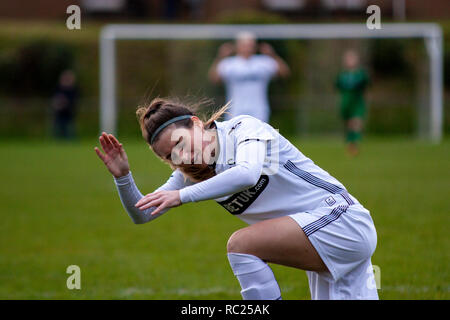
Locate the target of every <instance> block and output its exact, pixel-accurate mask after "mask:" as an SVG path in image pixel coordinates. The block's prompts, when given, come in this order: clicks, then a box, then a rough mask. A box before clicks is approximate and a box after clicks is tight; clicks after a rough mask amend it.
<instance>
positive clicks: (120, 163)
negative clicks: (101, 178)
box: [94, 132, 130, 178]
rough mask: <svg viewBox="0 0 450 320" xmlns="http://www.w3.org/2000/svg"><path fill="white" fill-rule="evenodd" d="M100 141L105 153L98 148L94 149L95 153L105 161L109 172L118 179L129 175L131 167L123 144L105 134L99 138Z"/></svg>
mask: <svg viewBox="0 0 450 320" xmlns="http://www.w3.org/2000/svg"><path fill="white" fill-rule="evenodd" d="M99 141H100V145H101V148H102V150H103V152H104V153H102V152H101V151H100V150H99V149H98V148H97V147H95V148H94V149H95V153H97V155H98V157H99V158H100V160H102V161H103V163H104V164H105V166H106V167H107V168H108V170H109V172H111V174H112V175H113V176H114V177H116V178H119V177H122V176H125V175H127V174H128V172H130V165H129V164H128V157H127V154H126V153H125V150H124V149H123V146H122V144H121V143H119V141H117V139H116V137H114V136H113V135H112V134H106V133H105V132H103V133H102V135H101V136H100V137H99Z"/></svg>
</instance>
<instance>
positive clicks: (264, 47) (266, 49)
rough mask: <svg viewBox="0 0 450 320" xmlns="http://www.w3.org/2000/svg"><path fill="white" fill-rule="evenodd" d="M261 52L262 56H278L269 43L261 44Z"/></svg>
mask: <svg viewBox="0 0 450 320" xmlns="http://www.w3.org/2000/svg"><path fill="white" fill-rule="evenodd" d="M259 52H261V53H262V54H265V55H268V56H274V55H275V54H276V53H275V50H274V49H273V48H272V46H271V45H270V44H268V43H267V42H262V43H260V45H259Z"/></svg>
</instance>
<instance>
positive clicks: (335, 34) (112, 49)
mask: <svg viewBox="0 0 450 320" xmlns="http://www.w3.org/2000/svg"><path fill="white" fill-rule="evenodd" d="M243 30H245V31H250V32H253V33H254V34H255V35H256V37H257V38H258V39H281V40H287V39H298V40H313V39H364V38H365V39H373V38H419V39H420V38H422V39H424V41H425V46H426V51H427V55H428V59H429V75H430V79H429V86H430V97H429V106H430V107H429V108H430V117H429V131H428V133H427V138H428V139H429V140H430V141H432V142H435V143H439V142H440V141H441V139H442V134H443V133H442V132H443V116H444V115H443V45H442V42H443V40H442V30H441V27H440V26H439V25H438V24H435V23H383V24H382V28H381V29H373V30H370V29H368V28H367V26H366V25H365V24H353V23H352V24H271V25H222V24H221V25H218V24H202V25H191V24H189V25H186V24H111V25H107V26H105V27H103V29H102V30H101V32H100V44H99V45H100V130H101V131H105V132H109V133H116V128H117V105H116V104H117V102H116V44H115V42H116V40H226V39H234V38H235V36H236V34H237V33H239V32H240V31H243Z"/></svg>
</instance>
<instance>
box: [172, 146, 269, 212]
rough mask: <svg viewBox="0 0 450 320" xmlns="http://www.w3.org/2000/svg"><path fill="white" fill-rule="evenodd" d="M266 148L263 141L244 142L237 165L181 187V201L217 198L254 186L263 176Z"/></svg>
mask: <svg viewBox="0 0 450 320" xmlns="http://www.w3.org/2000/svg"><path fill="white" fill-rule="evenodd" d="M265 150H266V145H265V142H263V141H258V142H256V141H248V142H245V143H242V144H241V146H240V147H239V148H238V152H237V155H236V166H235V167H233V168H230V169H228V170H225V171H223V172H221V173H219V174H218V175H216V176H214V177H212V178H209V179H208V180H205V181H202V182H199V183H196V184H194V185H192V186H188V187H185V188H183V189H181V190H180V200H181V203H187V202H197V201H203V200H210V199H217V198H221V197H224V196H227V195H231V194H233V193H236V192H239V191H242V190H245V189H247V188H250V187H253V186H254V185H255V184H256V183H257V182H258V179H259V178H260V176H261V172H262V168H263V161H264V156H265Z"/></svg>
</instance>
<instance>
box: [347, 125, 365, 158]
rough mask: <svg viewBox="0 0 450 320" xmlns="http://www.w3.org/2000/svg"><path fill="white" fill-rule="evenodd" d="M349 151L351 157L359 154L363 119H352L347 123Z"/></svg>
mask: <svg viewBox="0 0 450 320" xmlns="http://www.w3.org/2000/svg"><path fill="white" fill-rule="evenodd" d="M346 125H347V132H348V134H347V141H348V144H347V150H348V153H349V154H350V155H351V156H357V155H358V154H359V140H360V139H361V131H362V128H363V121H362V119H361V118H357V117H355V118H351V119H349V120H348V121H347V124H346Z"/></svg>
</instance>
